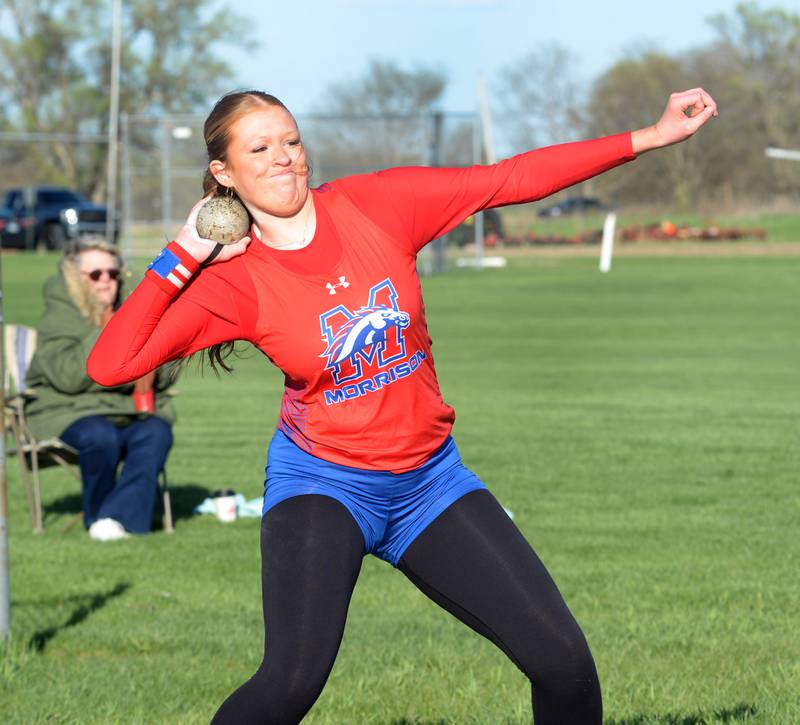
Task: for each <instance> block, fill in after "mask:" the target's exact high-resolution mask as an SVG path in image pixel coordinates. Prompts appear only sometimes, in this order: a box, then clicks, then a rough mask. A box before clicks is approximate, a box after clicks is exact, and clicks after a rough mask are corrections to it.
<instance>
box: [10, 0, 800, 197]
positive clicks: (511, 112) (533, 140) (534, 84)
mask: <svg viewBox="0 0 800 725" xmlns="http://www.w3.org/2000/svg"><path fill="white" fill-rule="evenodd" d="M108 5H109V3H108V2H105V1H102V2H101V1H100V0H5V3H4V5H3V7H2V9H0V61H2V62H0V132H5V133H6V134H19V133H30V134H32V133H42V132H46V133H58V134H66V135H73V136H77V135H84V136H85V135H95V136H96V137H97V138H98V139H99V138H102V136H103V135H104V134H105V133H106V132H107V122H108V103H109V99H108V93H107V88H108V80H109V72H110V71H109V68H110V62H109V58H110V48H109V42H110V37H111V33H110V27H109V23H110V17H109V16H110V12H109V9H108ZM707 22H709V23H710V25H711V28H712V30H713V39H712V40H711V41H710V42H709V43H708V44H707V45H705V46H703V47H698V48H695V49H694V50H691V51H688V52H682V53H680V54H670V53H669V52H666V51H663V50H659V49H656V48H638V49H636V50H634V51H630V52H629V53H628V54H627V55H626V56H625V57H623V58H622V59H621V60H618V61H616V62H614V63H613V64H612V65H610V66H609V67H608V68H607V69H605V70H604V71H602V72H601V73H600V74H599V75H597V76H596V77H594V78H593V79H591V80H589V81H586V80H584V79H581V78H580V77H578V76H577V74H576V72H575V70H574V69H575V68H576V66H577V60H578V59H577V58H576V57H575V56H574V55H573V54H572V53H571V52H570V51H569V50H568V49H566V48H565V47H563V46H561V45H558V44H552V45H550V46H546V47H540V48H537V49H535V50H531V51H529V52H527V53H526V52H525V49H520V50H521V54H520V56H519V57H518V58H517V60H516V61H514V62H513V63H512V64H510V65H509V66H507V67H506V68H503V69H501V71H500V72H499V73H497V74H496V76H495V77H494V78H492V79H490V91H491V93H490V95H491V98H492V100H493V108H492V111H493V115H494V118H495V122H496V125H497V128H496V134H495V135H496V137H498V138H499V139H501V140H502V141H503V144H502V147H503V150H507V151H508V152H513V151H521V150H524V149H528V148H534V147H536V146H541V145H547V144H551V143H558V142H564V141H571V140H577V139H580V138H588V137H593V136H598V135H605V134H609V133H615V132H618V131H621V130H626V129H630V128H636V127H639V126H645V125H648V124H650V123H652V122H653V121H654V120H655V118H656V117H657V114H658V111H659V109H660V107H661V106H663V104H664V102H665V100H666V92H667V91H668V90H678V89H683V88H690V87H694V86H697V85H703V86H704V87H705V88H707V89H708V90H709V91H710V92H711V93H712V94H713V95H714V97H715V98H716V100H717V101H718V103H719V107H720V117H719V118H718V119H715V122H714V123H713V124H712V125H711V127H710V128H709V129H704V130H703V132H702V138H698V139H695V140H693V141H692V142H691V143H689V144H682V145H679V146H676V147H673V148H670V149H667V150H665V151H663V152H661V153H658V154H649V155H647V156H644V157H642V158H641V159H639V160H638V161H637V162H636V163H635V164H633V165H629V166H628V167H626V169H625V171H624V173H617V172H611V173H609V174H607V175H605V176H603V177H601V178H600V179H598V180H596V181H594V182H592V187H591V188H592V191H593V192H596V193H598V194H600V195H601V196H603V197H604V198H605V199H606V200H608V201H613V202H617V203H637V204H656V205H659V206H665V205H670V206H673V207H678V208H688V207H690V206H696V205H697V204H715V205H719V204H724V205H727V206H733V205H737V204H759V205H762V204H767V203H774V202H775V201H776V200H784V199H786V200H790V201H793V200H795V199H796V195H797V193H798V189H800V164H797V163H793V162H787V161H783V162H781V161H776V160H773V159H769V158H767V157H766V156H765V154H764V150H765V148H766V147H768V146H779V147H788V148H800V15H798V14H796V13H793V12H790V11H788V10H785V9H781V8H777V7H776V8H762V7H760V6H759V5H757V4H754V3H744V4H741V5H738V6H737V7H736V8H735V10H734V11H732V12H731V13H729V14H721V15H717V16H714V17H712V18H710V19H708V21H707ZM247 27H248V24H247V22H246V20H244V19H243V18H241V17H237V16H236V14H235V13H232V12H230V11H229V10H228V9H227V8H226V7H224V6H223V5H222V4H221V3H220V2H218V1H217V0H126V2H125V3H124V14H123V23H122V33H123V44H122V48H123V51H122V53H123V55H122V78H121V86H122V92H121V96H120V100H121V110H122V111H123V112H127V113H136V114H142V113H149V114H154V115H158V114H164V113H201V114H202V113H205V112H207V110H208V108H209V105H210V103H211V102H213V100H214V99H215V98H217V97H218V96H219V94H220V93H221V92H224V91H225V90H227V89H229V88H231V87H234V86H235V82H234V81H235V76H234V73H233V70H232V69H231V68H230V66H229V65H228V64H227V62H226V61H225V60H224V49H225V48H226V47H230V46H233V45H235V46H236V47H239V48H241V47H247V46H248V44H251V43H252V38H251V37H250V36H248V35H247V32H246V31H245V32H244V33H243V32H242V29H243V28H247ZM265 72H266V73H267V74H268V73H269V69H268V68H267V69H265ZM446 88H447V77H446V74H445V73H443V72H441V71H439V70H436V69H432V68H427V67H425V66H416V67H412V68H403V67H401V66H400V65H398V64H397V63H395V62H392V61H381V60H371V61H369V62H368V64H367V66H366V68H365V70H364V71H363V73H362V74H361V75H360V76H359V77H357V78H354V79H349V80H347V81H341V82H339V83H335V84H332V85H331V86H329V87H328V88H327V90H326V91H325V92H324V93H323V94H322V96H321V97H320V99H319V102H318V103H317V104H316V107H315V109H314V110H315V111H316V112H317V113H318V114H323V115H329V116H338V117H350V118H351V119H352V117H354V116H371V117H382V119H373V120H372V121H370V122H369V123H357V122H353V121H352V120H351V121H345V120H343V121H342V123H341V124H339V125H337V124H330V123H328V124H326V125H325V126H324V127H320V129H319V131H318V132H316V133H314V134H312V135H313V143H314V144H315V145H316V149H315V148H314V147H312V148H311V152H312V158H313V155H314V151H315V150H316V151H317V153H318V155H319V156H322V157H324V158H326V159H334V160H337V163H345V162H346V161H348V159H347V156H348V154H349V155H351V156H352V154H356V155H358V156H360V157H363V159H353V158H350V159H349V161H350V162H354V161H358V163H361V162H362V161H363V162H364V163H369V162H371V163H373V165H374V166H388V165H393V164H398V163H419V162H420V160H422V162H423V163H424V162H425V159H419V158H418V157H419V151H418V150H419V149H421V148H422V149H424V148H425V147H426V144H429V139H430V134H431V129H430V128H429V127H428V126H426V125H425V124H424V123H422V124H421V123H420V122H419V121H411V120H407V119H404V117H406V116H410V115H414V114H433V113H435V112H436V111H438V110H441V109H442V99H443V97H444V93H445V91H446ZM11 138H18V137H17V136H11ZM133 142H134V143H137V139H135V138H134V139H133ZM138 143H139V144H140V145H142V146H144V145H146V144H148V143H152V139H150V140H148V139H144V138H142V139H139V140H138ZM471 148H472V137H471V131H470V129H469V128H468V126H467V125H466V124H451V125H449V126H448V127H447V129H446V132H445V137H444V144H443V151H442V156H441V159H440V160H441V161H442V162H443V163H463V159H465V158H467V159H469V158H471ZM342 149H347V153H343V152H342ZM409 149H416V150H417V151H415V152H414V154H410V152H409ZM415 154H416V155H415ZM105 158H106V148H105V146H104V144H102V143H101V142H97V143H80V144H76V143H73V142H71V141H69V140H68V139H64V140H58V139H56V140H47V141H43V142H41V143H30V142H28V143H22V142H17V143H7V142H2V143H0V161H2V163H3V166H4V169H6V170H7V173H6V183H8V184H11V183H21V182H23V181H25V180H26V179H47V180H48V181H50V182H51V183H60V184H66V185H70V186H73V187H76V188H79V189H81V190H83V191H85V192H87V193H89V194H90V195H94V196H95V197H98V196H102V194H103V193H104V183H105V177H104V168H105ZM16 177H19V178H16Z"/></svg>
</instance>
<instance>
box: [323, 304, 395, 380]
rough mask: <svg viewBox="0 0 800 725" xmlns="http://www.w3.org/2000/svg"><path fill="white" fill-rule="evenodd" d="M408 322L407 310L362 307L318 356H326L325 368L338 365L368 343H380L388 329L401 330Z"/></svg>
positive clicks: (381, 306) (384, 338)
mask: <svg viewBox="0 0 800 725" xmlns="http://www.w3.org/2000/svg"><path fill="white" fill-rule="evenodd" d="M410 321H411V318H410V317H409V315H408V313H406V312H401V311H400V310H393V309H391V308H390V307H386V306H385V305H377V306H375V307H362V308H361V309H360V310H358V311H357V312H356V313H355V315H353V317H351V318H350V319H349V320H348V321H347V322H345V323H344V324H343V325H342V326H341V327H340V328H339V330H337V332H336V334H335V335H334V337H333V340H331V343H330V344H329V345H328V347H327V349H326V350H325V352H323V353H322V355H320V357H326V358H328V367H332V366H334V365H338V364H339V363H340V362H342V361H343V360H346V359H347V358H349V357H353V356H354V355H355V354H356V353H359V352H361V351H362V350H365V349H366V348H367V347H369V346H370V345H374V344H375V343H377V342H384V341H385V340H386V330H388V329H389V328H391V327H398V328H400V329H404V328H406V327H408V324H409V322H410Z"/></svg>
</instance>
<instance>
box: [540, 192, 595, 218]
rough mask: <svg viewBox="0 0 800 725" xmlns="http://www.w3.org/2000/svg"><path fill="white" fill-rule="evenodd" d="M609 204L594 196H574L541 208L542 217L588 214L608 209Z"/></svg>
mask: <svg viewBox="0 0 800 725" xmlns="http://www.w3.org/2000/svg"><path fill="white" fill-rule="evenodd" d="M608 208H609V207H608V206H606V205H605V204H603V202H601V201H600V199H598V198H596V197H594V196H573V197H571V198H569V199H562V200H561V201H559V202H557V203H555V204H551V205H550V206H546V207H544V208H543V209H539V212H538V214H539V218H540V219H555V218H557V217H561V216H568V215H569V214H586V213H589V212H600V211H606V210H608Z"/></svg>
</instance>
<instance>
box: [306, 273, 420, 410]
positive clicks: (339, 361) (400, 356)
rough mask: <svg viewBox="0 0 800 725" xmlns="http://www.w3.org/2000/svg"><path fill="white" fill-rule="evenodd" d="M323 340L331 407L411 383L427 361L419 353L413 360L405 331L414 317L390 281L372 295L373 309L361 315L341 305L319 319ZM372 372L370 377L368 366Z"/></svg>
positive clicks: (375, 288)
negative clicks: (405, 381)
mask: <svg viewBox="0 0 800 725" xmlns="http://www.w3.org/2000/svg"><path fill="white" fill-rule="evenodd" d="M319 322H320V329H321V330H322V340H323V342H325V343H326V345H327V347H326V348H325V352H323V353H322V354H321V355H320V357H322V358H325V359H326V361H327V362H326V365H325V369H326V370H330V371H331V375H332V377H333V382H334V385H335V386H336V387H335V388H334V389H333V390H326V391H325V402H326V403H327V404H328V405H332V404H334V403H340V402H342V401H343V400H351V399H352V398H360V397H362V396H364V395H368V394H369V393H374V392H376V391H378V390H380V389H381V388H383V387H385V386H387V385H390V384H391V383H393V382H395V381H396V380H400V379H401V378H404V377H407V376H408V375H410V374H411V373H412V372H414V371H415V370H416V369H417V368H418V367H419V365H420V363H421V362H422V361H423V360H425V358H426V355H425V353H424V352H422V351H421V350H420V351H417V352H415V353H414V354H413V355H411V357H410V358H409V357H408V356H407V354H406V341H405V337H404V335H403V331H404V330H405V329H406V328H407V327H408V326H409V324H410V323H411V316H410V315H409V314H408V313H407V312H403V311H402V310H401V309H400V308H399V307H398V305H397V292H396V290H395V289H394V285H393V284H392V281H391V280H390V279H388V278H387V279H385V280H383V282H380V283H378V284H376V285H374V286H373V287H371V288H370V290H369V298H368V300H367V304H366V305H364V306H363V307H360V308H359V309H357V310H350V309H348V308H347V307H346V306H345V305H337V306H336V307H334V308H333V309H330V310H328V311H327V312H325V313H324V314H322V315H320V317H319ZM365 365H367V366H369V372H370V373H374V370H375V368H377V369H378V370H379V372H377V373H375V374H370V375H367V374H366V373H365V369H364V366H365Z"/></svg>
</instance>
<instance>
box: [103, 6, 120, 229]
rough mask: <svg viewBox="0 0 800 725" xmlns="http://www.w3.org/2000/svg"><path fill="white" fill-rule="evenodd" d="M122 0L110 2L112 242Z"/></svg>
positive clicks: (108, 188)
mask: <svg viewBox="0 0 800 725" xmlns="http://www.w3.org/2000/svg"><path fill="white" fill-rule="evenodd" d="M121 26H122V0H112V14H111V92H110V96H111V103H110V105H109V108H108V165H107V175H106V239H107V240H108V241H109V242H113V241H114V233H115V231H116V228H117V155H118V151H117V146H118V143H119V130H118V129H119V66H120V54H121V47H120V46H121V45H122V43H121V36H122V28H121Z"/></svg>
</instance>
